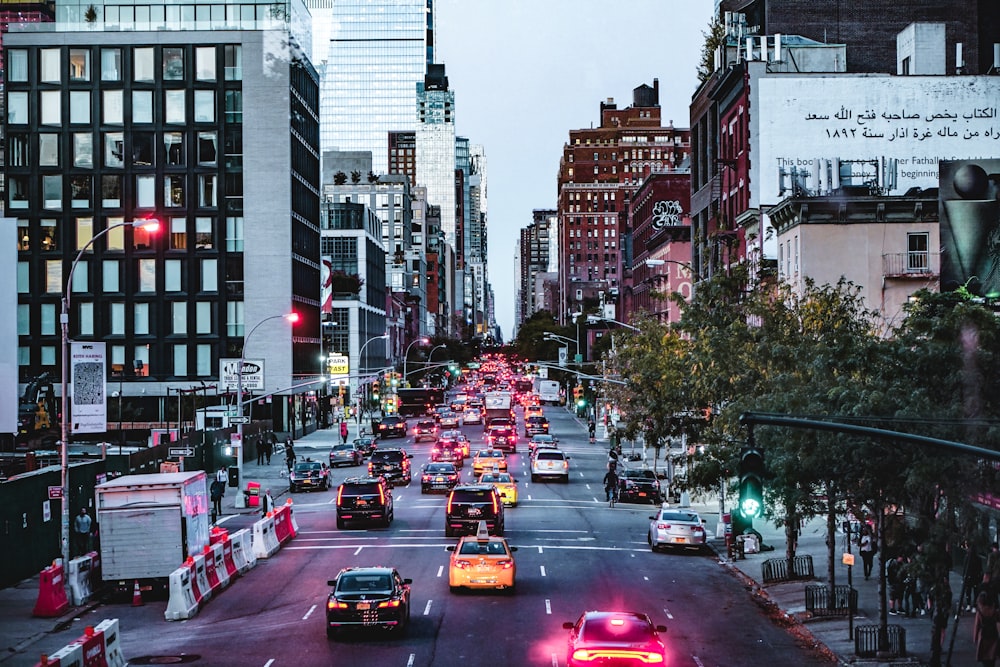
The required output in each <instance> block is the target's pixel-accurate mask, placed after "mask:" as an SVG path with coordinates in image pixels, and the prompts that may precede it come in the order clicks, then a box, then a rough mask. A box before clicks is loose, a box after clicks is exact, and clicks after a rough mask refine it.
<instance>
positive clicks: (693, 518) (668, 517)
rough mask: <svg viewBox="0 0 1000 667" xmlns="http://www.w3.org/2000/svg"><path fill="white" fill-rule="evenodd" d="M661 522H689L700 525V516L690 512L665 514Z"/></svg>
mask: <svg viewBox="0 0 1000 667" xmlns="http://www.w3.org/2000/svg"><path fill="white" fill-rule="evenodd" d="M660 521H689V522H691V523H698V522H699V519H698V515H697V514H691V513H690V512H664V513H663V516H662V517H661V518H660Z"/></svg>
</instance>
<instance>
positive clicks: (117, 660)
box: [95, 618, 128, 667]
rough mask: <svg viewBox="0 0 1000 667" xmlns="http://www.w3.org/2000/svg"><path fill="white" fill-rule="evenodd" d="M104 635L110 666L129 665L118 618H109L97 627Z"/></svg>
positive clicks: (121, 666)
mask: <svg viewBox="0 0 1000 667" xmlns="http://www.w3.org/2000/svg"><path fill="white" fill-rule="evenodd" d="M95 629H96V630H97V631H98V632H100V633H101V634H102V635H103V636H104V657H105V659H106V660H107V661H108V667H128V661H127V660H125V655H124V654H123V653H122V638H121V634H119V629H118V619H117V618H107V619H104V620H103V621H101V622H100V623H98V624H97V627H96V628H95Z"/></svg>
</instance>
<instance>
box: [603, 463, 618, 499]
mask: <svg viewBox="0 0 1000 667" xmlns="http://www.w3.org/2000/svg"><path fill="white" fill-rule="evenodd" d="M604 493H605V495H606V496H607V499H608V501H609V502H613V498H614V499H617V497H618V473H617V472H616V470H615V466H612V467H611V468H610V469H609V470H608V471H607V472H606V473H604Z"/></svg>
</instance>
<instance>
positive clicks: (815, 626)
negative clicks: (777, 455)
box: [691, 498, 977, 667]
mask: <svg viewBox="0 0 1000 667" xmlns="http://www.w3.org/2000/svg"><path fill="white" fill-rule="evenodd" d="M691 507H692V509H694V510H696V511H698V513H699V514H700V515H701V516H702V517H703V518H706V519H708V528H709V529H710V532H709V536H710V544H712V546H713V547H714V548H715V550H716V552H717V553H718V554H719V562H720V563H721V564H723V565H724V566H725V567H727V568H730V569H731V570H732V571H733V572H734V574H736V575H737V576H738V577H739V578H741V579H742V580H743V581H744V583H745V584H746V586H747V588H748V590H750V591H751V592H752V594H753V595H754V596H755V598H757V599H758V601H759V602H760V603H761V605H762V606H765V607H771V606H772V605H773V606H774V608H775V609H777V610H780V612H782V613H783V615H784V616H785V617H786V618H788V619H789V620H790V621H792V622H795V623H798V624H801V625H800V628H801V629H803V630H805V631H806V632H807V633H809V634H811V635H812V637H813V638H814V639H815V641H816V642H818V643H820V644H823V645H825V646H826V647H827V648H829V649H830V651H831V652H832V653H834V654H835V655H836V656H837V658H838V660H839V663H840V664H844V665H847V664H853V665H864V666H866V667H869V666H872V667H874V666H876V665H879V666H881V665H927V664H929V663H930V657H931V617H930V615H926V616H916V617H912V618H911V617H909V616H905V615H902V614H900V615H898V616H889V617H888V624H889V625H890V626H893V625H895V626H899V627H901V628H902V629H903V630H904V631H905V643H906V657H900V658H893V659H882V660H878V659H875V658H859V657H857V656H856V655H855V642H854V640H853V639H851V638H850V636H849V634H848V619H847V617H846V616H841V617H814V616H813V615H812V613H811V612H808V611H807V610H806V602H805V589H806V587H807V586H826V585H827V584H828V582H827V577H828V574H827V572H828V569H829V565H828V556H827V547H826V523H825V521H824V520H822V519H818V518H817V519H813V520H812V521H810V522H808V523H807V524H806V525H805V527H804V528H803V529H802V531H801V534H800V535H799V543H798V548H797V549H796V552H795V554H796V556H811V557H812V562H813V571H814V574H815V577H814V578H813V579H801V580H793V581H787V582H778V583H769V584H762V583H760V582H761V581H762V580H763V578H764V577H763V572H762V568H763V564H764V562H765V561H767V560H770V559H773V558H775V559H781V560H783V559H784V558H785V533H784V528H775V527H774V526H773V525H770V524H766V523H765V522H763V521H760V520H758V521H755V522H754V528H755V529H756V530H757V531H758V532H760V533H761V535H762V536H763V538H764V544H765V545H768V546H772V547H774V551H762V552H761V553H757V554H750V555H747V556H746V558H745V559H738V560H736V561H729V560H728V559H726V557H725V550H726V548H725V542H724V540H723V539H722V538H718V539H711V537H712V536H714V535H715V534H716V533H715V527H716V524H717V523H718V519H719V506H718V500H717V499H714V498H713V499H712V500H710V501H708V502H694V503H692V505H691ZM843 539H844V536H843V534H842V533H838V534H837V547H836V549H835V550H834V553H835V554H836V559H837V563H836V565H835V573H836V581H835V584H836V585H837V586H846V585H847V566H845V565H843V564H841V562H840V556H841V554H842V551H843V548H842V545H843ZM852 550H853V551H854V554H855V556H856V563H857V565H856V566H855V567H854V568H853V573H852V575H853V576H852V586H853V588H854V589H855V590H857V595H858V610H857V614H856V615H855V617H854V619H853V621H854V623H853V625H854V630H855V632H857V628H858V626H877V625H878V624H879V602H878V599H879V598H878V577H877V576H876V573H877V571H878V567H879V566H880V562H879V555H876V557H875V570H874V571H873V573H872V577H871V579H869V580H867V581H866V580H865V578H864V570H863V568H862V565H861V557H860V556H859V555H858V553H857V547H856V546H855V547H853V549H852ZM951 587H952V591H953V600H954V604H955V606H956V608H957V605H958V604H959V595H960V593H961V590H962V577H961V574H960V573H958V572H956V571H955V570H952V573H951ZM972 621H973V613H972V612H962V613H961V614H960V615H959V616H958V618H957V619H956V617H955V616H954V615H952V616H951V618H950V620H949V624H948V631H947V635H946V637H945V641H944V650H943V652H942V658H941V664H942V665H948V664H950V665H955V666H956V667H958V666H965V665H969V666H972V665H976V664H977V662H976V659H975V658H976V651H975V644H973V642H972ZM956 623H957V634H955V633H956ZM953 637H954V646H953V650H952V654H951V661H950V662H948V648H949V646H950V645H951V644H952V639H953Z"/></svg>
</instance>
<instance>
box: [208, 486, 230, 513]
mask: <svg viewBox="0 0 1000 667" xmlns="http://www.w3.org/2000/svg"><path fill="white" fill-rule="evenodd" d="M209 493H210V494H211V496H212V513H213V514H215V520H216V521H218V518H219V517H220V516H222V499H223V497H225V495H226V483H225V482H223V481H222V480H220V479H216V480H215V481H214V482H212V486H211V487H210V488H209Z"/></svg>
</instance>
